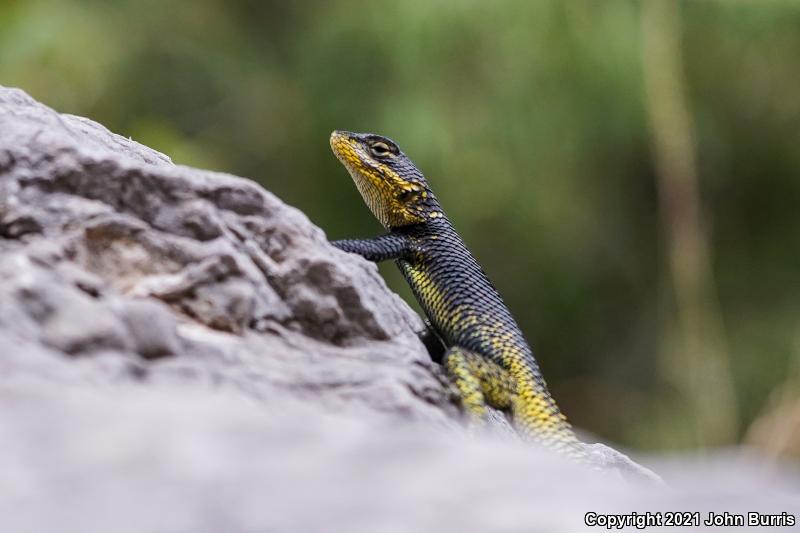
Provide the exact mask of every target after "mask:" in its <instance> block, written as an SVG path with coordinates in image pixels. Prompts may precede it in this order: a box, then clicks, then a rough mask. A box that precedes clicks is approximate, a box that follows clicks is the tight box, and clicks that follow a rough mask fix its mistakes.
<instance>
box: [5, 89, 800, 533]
mask: <svg viewBox="0 0 800 533" xmlns="http://www.w3.org/2000/svg"><path fill="white" fill-rule="evenodd" d="M323 144H324V143H323ZM321 149H322V148H321ZM0 279H2V280H3V283H2V284H0V469H1V470H0V471H2V472H3V475H2V476H0V531H13V532H20V533H24V532H28V531H30V532H34V531H36V532H38V531H55V530H58V531H60V532H62V533H70V532H73V531H74V532H95V531H97V532H101V531H102V532H105V531H114V532H122V533H124V532H127V531H131V532H134V531H135V532H142V531H197V532H203V531H331V530H342V531H351V532H359V531H370V532H373V531H386V532H389V531H534V530H538V529H541V530H545V531H578V530H583V528H584V525H583V520H584V514H585V513H587V512H590V511H591V512H601V511H604V510H605V511H606V512H608V511H616V512H627V513H629V512H632V511H634V510H636V511H642V510H646V509H650V510H657V509H662V510H672V511H675V510H691V509H693V508H697V510H700V511H703V512H704V513H705V512H707V511H709V510H717V509H725V510H728V511H731V512H733V511H735V510H756V509H764V510H769V511H772V512H777V513H779V512H781V511H784V510H790V507H789V505H790V501H793V500H791V499H790V496H789V495H790V493H791V491H792V490H797V488H798V487H800V482H798V477H797V474H796V473H791V472H790V471H788V470H787V471H779V470H775V469H772V470H770V469H768V470H766V471H765V470H764V469H763V467H762V466H761V465H760V464H759V463H758V461H757V460H755V459H747V460H745V459H738V460H735V461H734V460H730V459H725V462H724V465H725V467H724V472H723V473H724V475H721V474H720V468H719V467H716V466H715V464H716V463H712V464H711V466H709V465H708V464H705V463H704V464H701V465H700V466H697V465H694V464H692V465H690V466H686V465H684V464H679V465H678V466H675V465H672V464H665V466H664V470H663V471H664V472H666V473H668V474H669V475H667V476H666V477H667V478H668V481H671V482H672V483H673V484H674V485H673V486H677V487H680V491H675V490H674V488H667V487H665V486H662V485H660V484H658V483H653V482H652V481H653V480H654V479H657V478H655V477H654V475H653V474H651V473H650V472H649V471H648V470H646V469H644V468H643V467H640V466H638V465H636V464H635V463H633V462H632V461H631V460H630V459H628V458H627V457H626V456H624V455H622V454H620V453H619V452H617V451H615V450H613V449H611V448H608V447H606V446H603V445H592V446H590V447H589V449H590V451H591V453H592V454H593V455H594V456H595V458H596V462H597V463H598V465H604V466H603V469H602V471H601V472H596V471H592V470H588V469H585V468H583V467H579V466H577V465H573V464H570V463H567V462H565V460H564V459H562V458H560V457H558V456H552V455H550V454H549V453H548V452H546V451H544V450H540V449H537V448H533V447H530V446H528V445H525V444H523V443H521V442H519V441H518V440H517V439H515V438H509V436H508V435H506V436H501V437H500V438H498V436H496V435H495V436H492V435H472V436H469V435H467V434H466V433H465V432H464V431H462V426H461V423H460V416H459V411H458V408H457V406H456V404H455V403H454V400H453V396H452V394H451V392H450V389H449V387H448V386H447V384H446V381H445V380H444V379H443V378H442V373H441V369H440V368H439V366H438V365H437V364H435V363H434V362H432V361H431V358H430V356H429V355H428V353H427V351H426V350H425V347H424V346H423V345H422V343H421V342H420V341H419V340H418V338H417V335H416V332H417V331H419V330H421V329H422V323H421V321H420V319H419V317H417V316H416V314H414V313H413V312H412V311H411V310H410V309H409V308H408V306H406V305H405V304H404V303H403V302H402V301H401V300H400V299H399V298H398V297H397V296H396V295H394V294H392V293H391V292H390V291H389V290H388V289H387V288H386V285H385V284H384V282H383V280H382V279H381V277H380V276H379V275H378V272H377V269H376V268H375V266H374V265H372V264H369V263H367V262H365V261H363V260H362V259H360V258H358V257H355V256H353V255H349V254H345V253H342V252H340V251H338V250H336V249H334V248H333V247H331V246H330V245H329V244H328V242H327V240H326V238H325V235H324V234H323V232H322V231H321V230H320V229H319V228H317V227H315V226H314V225H313V224H311V223H310V222H309V220H308V219H307V218H306V216H305V215H303V214H302V213H301V212H299V211H297V210H296V209H294V208H292V207H289V206H287V205H285V204H284V203H282V202H281V201H280V200H278V199H277V198H276V197H275V196H273V195H272V194H270V193H268V192H266V191H264V190H263V189H262V188H260V187H259V186H258V185H256V184H254V183H253V182H250V181H248V180H245V179H241V178H237V177H234V176H230V175H226V174H220V173H214V172H206V171H202V170H197V169H191V168H187V167H181V166H176V165H173V164H172V163H171V161H170V160H169V158H168V157H166V156H164V155H162V154H160V153H158V152H155V151H153V150H151V149H149V148H147V147H145V146H142V145H140V144H138V143H136V142H134V141H132V140H129V139H125V138H123V137H120V136H118V135H114V134H113V133H111V132H109V131H108V130H106V129H105V128H103V127H102V126H100V125H99V124H96V123H94V122H92V121H90V120H87V119H84V118H80V117H74V116H69V115H60V114H58V113H56V112H55V111H53V110H51V109H49V108H47V107H45V106H43V105H41V104H39V103H37V102H35V101H34V100H33V99H31V98H30V97H29V96H27V95H26V94H25V93H23V92H22V91H19V90H15V89H4V88H0ZM495 419H496V420H497V422H496V424H495V425H496V426H497V427H498V428H499V429H501V428H502V427H503V420H504V419H503V417H501V416H497V417H495ZM499 433H501V434H502V431H500V432H499ZM754 465H755V466H754ZM757 469H758V471H759V473H758V474H756V473H755V471H756V470H757ZM659 470H660V469H659ZM623 478H624V479H623ZM625 479H627V481H626V480H625ZM648 480H649V481H650V482H648ZM720 503H724V505H718V504H720Z"/></svg>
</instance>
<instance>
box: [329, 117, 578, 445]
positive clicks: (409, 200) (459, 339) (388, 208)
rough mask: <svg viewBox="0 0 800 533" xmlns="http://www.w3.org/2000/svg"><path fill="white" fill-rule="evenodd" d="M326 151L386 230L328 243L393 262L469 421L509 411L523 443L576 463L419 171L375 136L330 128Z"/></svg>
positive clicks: (561, 425) (500, 312) (521, 349)
mask: <svg viewBox="0 0 800 533" xmlns="http://www.w3.org/2000/svg"><path fill="white" fill-rule="evenodd" d="M331 148H332V149H333V152H334V154H335V155H336V157H337V158H338V159H339V160H340V161H341V162H342V163H343V164H344V166H345V167H346V168H347V170H348V171H349V172H350V175H351V176H352V178H353V180H354V182H355V184H356V186H357V188H358V190H359V191H360V192H361V195H362V196H363V198H364V201H365V202H366V204H367V206H368V207H369V208H370V210H371V211H372V212H373V214H374V215H375V216H376V218H377V219H378V220H379V221H380V222H381V223H382V224H383V226H384V227H385V228H386V229H387V230H389V232H388V233H387V234H385V235H382V236H379V237H376V238H373V239H355V240H353V239H347V240H339V241H334V242H333V244H334V245H335V246H337V247H338V248H340V249H341V250H344V251H347V252H352V253H356V254H359V255H361V256H363V257H365V258H366V259H368V260H371V261H376V262H377V261H385V260H389V259H393V260H395V262H396V263H397V265H398V267H399V268H400V270H401V272H402V273H403V275H404V276H405V278H406V280H407V281H408V283H409V285H410V286H411V289H412V291H413V293H414V295H415V296H416V298H417V300H418V301H419V303H420V305H421V307H422V309H423V310H424V311H425V314H426V315H427V316H428V319H429V320H430V322H431V324H432V326H433V328H434V330H435V332H436V333H437V334H438V336H439V337H440V338H441V340H442V341H443V342H444V344H445V346H446V348H447V351H446V352H445V354H444V357H443V363H444V365H445V368H446V369H447V372H448V374H449V376H450V378H451V379H452V381H453V383H454V385H455V386H456V388H457V389H458V391H459V393H460V396H461V400H462V403H463V406H464V409H465V411H466V412H467V414H468V415H469V417H470V419H471V420H472V422H473V423H474V424H477V425H481V424H483V423H484V421H485V420H486V416H487V405H490V406H492V407H495V408H497V409H501V410H503V411H505V412H507V413H509V414H510V416H511V419H512V422H513V425H514V426H515V428H516V429H517V431H518V432H519V433H520V434H522V435H523V436H524V437H526V438H528V439H530V440H533V441H536V442H539V443H541V444H543V445H545V446H548V447H550V448H554V449H558V450H560V451H562V452H564V453H566V454H568V455H572V456H575V457H583V455H584V452H583V451H582V448H581V444H580V442H579V441H578V439H577V438H576V436H575V434H574V432H573V431H572V428H571V426H570V424H569V423H568V422H567V420H566V418H565V417H564V415H562V414H561V412H560V410H559V408H558V406H557V405H556V402H555V400H554V399H553V398H552V396H551V395H550V393H549V392H548V390H547V386H546V384H545V381H544V378H543V377H542V375H541V372H540V370H539V366H538V364H537V362H536V359H535V358H534V356H533V352H532V350H531V348H530V346H529V345H528V343H527V341H526V340H525V337H524V336H523V334H522V331H521V330H520V328H519V326H518V325H517V323H516V321H515V320H514V317H513V316H511V313H510V311H509V310H508V308H507V307H506V305H505V303H504V302H503V299H502V298H501V297H500V294H499V293H498V292H497V290H496V289H495V287H494V285H492V283H491V282H490V281H489V279H488V278H487V276H486V274H485V273H484V272H483V269H482V268H481V266H480V265H479V264H478V262H477V261H476V260H475V258H474V257H473V256H472V254H471V253H470V252H469V250H468V249H467V247H466V245H465V244H464V242H463V241H462V239H461V237H460V236H459V235H458V233H457V232H456V230H455V229H454V228H453V225H452V224H451V222H450V220H449V219H448V218H447V217H446V216H445V214H444V212H443V211H442V208H441V206H440V204H439V201H438V200H437V198H436V196H435V195H434V194H433V191H431V189H430V187H429V186H428V183H427V181H426V180H425V178H424V176H423V175H422V173H421V172H420V171H419V170H418V169H417V168H416V166H415V165H414V164H413V163H412V162H411V160H410V159H409V158H408V157H407V156H406V155H405V154H403V152H401V151H400V149H399V148H398V147H397V145H396V144H395V143H394V142H392V141H391V140H390V139H387V138H385V137H382V136H379V135H373V134H357V133H350V132H344V131H335V132H333V134H332V135H331Z"/></svg>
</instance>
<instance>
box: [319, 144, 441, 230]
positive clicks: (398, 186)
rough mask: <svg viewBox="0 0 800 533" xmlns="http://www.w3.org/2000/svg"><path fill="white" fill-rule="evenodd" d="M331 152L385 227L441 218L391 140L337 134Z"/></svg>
mask: <svg viewBox="0 0 800 533" xmlns="http://www.w3.org/2000/svg"><path fill="white" fill-rule="evenodd" d="M331 148H332V149H333V153H334V154H335V155H336V157H337V158H338V159H339V161H341V162H342V164H343V165H344V166H345V168H347V171H348V172H350V175H351V176H352V177H353V181H354V182H355V184H356V187H357V188H358V191H359V192H360V193H361V196H362V197H363V198H364V202H365V203H366V204H367V206H368V207H369V209H370V211H372V213H373V214H374V215H375V218H377V219H378V220H379V221H380V223H381V224H383V226H384V227H386V228H388V229H391V228H396V227H400V226H409V225H411V224H421V223H423V222H425V221H427V220H428V219H432V218H439V217H441V216H442V213H441V209H440V208H439V204H438V202H437V201H436V198H435V197H434V195H433V193H432V192H431V190H430V189H429V188H428V184H427V182H426V181H425V177H424V176H423V175H422V172H420V171H419V170H418V169H417V167H416V166H414V163H412V162H411V160H410V159H409V158H408V157H407V156H406V155H405V154H404V153H403V152H401V151H400V149H399V148H398V147H397V144H395V143H394V142H393V141H392V140H391V139H387V138H386V137H382V136H380V135H374V134H372V133H350V132H348V131H338V130H337V131H334V132H333V133H331Z"/></svg>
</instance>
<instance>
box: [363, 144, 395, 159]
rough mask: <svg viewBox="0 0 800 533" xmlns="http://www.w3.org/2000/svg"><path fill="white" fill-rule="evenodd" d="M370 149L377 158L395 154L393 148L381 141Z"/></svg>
mask: <svg viewBox="0 0 800 533" xmlns="http://www.w3.org/2000/svg"><path fill="white" fill-rule="evenodd" d="M369 149H370V151H372V155H374V156H376V157H386V156H387V155H389V154H394V153H395V152H394V150H392V147H391V146H389V145H388V144H386V143H385V142H381V141H378V142H375V143H372V144H371V145H370V147H369Z"/></svg>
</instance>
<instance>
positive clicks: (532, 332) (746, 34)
mask: <svg viewBox="0 0 800 533" xmlns="http://www.w3.org/2000/svg"><path fill="white" fill-rule="evenodd" d="M798 67H800V2H797V1H777V0H752V1H733V0H720V1H711V0H707V1H701V0H695V1H688V2H678V1H665V0H664V1H662V0H651V1H643V2H635V1H628V0H623V1H617V0H604V1H603V2H595V1H590V0H582V1H578V0H575V1H565V0H548V1H545V0H533V1H531V0H505V1H498V2H479V1H473V0H462V1H454V0H451V1H444V0H443V1H430V0H405V1H403V2H380V1H377V2H376V1H374V0H373V1H365V0H342V1H337V2H329V1H321V0H309V1H303V2H299V1H295V2H292V1H288V2H287V1H280V2H277V1H255V0H226V1H222V0H217V1H202V2H199V1H195V2H189V1H154V0H136V1H133V0H116V1H100V0H96V1H92V0H20V1H13V0H0V84H3V85H6V86H16V87H20V88H22V89H24V90H25V91H27V92H28V93H30V94H31V95H32V96H33V97H35V98H37V99H39V100H40V101H42V102H44V103H46V104H48V105H50V106H51V107H54V108H55V109H57V110H59V111H62V112H69V113H74V114H79V115H84V116H87V117H90V118H92V119H94V120H97V121H99V122H101V123H103V124H104V125H106V126H107V127H108V128H110V129H111V130H113V131H115V132H117V133H120V134H122V135H125V136H130V137H132V138H133V139H135V140H137V141H139V142H142V143H144V144H147V145H149V146H152V147H153V148H156V149H158V150H160V151H162V152H164V153H166V154H168V155H169V156H171V157H172V158H173V160H174V161H175V162H177V163H182V164H187V165H193V166H200V167H206V168H211V169H214V170H220V171H225V172H230V173H233V174H238V175H242V176H247V177H249V178H252V179H254V180H257V181H258V182H260V183H262V184H263V185H264V186H265V187H266V188H268V189H270V190H271V191H273V192H274V193H276V194H277V195H279V196H280V197H281V198H282V199H284V200H285V201H287V202H288V203H291V204H293V205H295V206H297V207H298V208H300V209H302V210H303V211H304V212H305V213H306V214H307V215H308V216H309V217H310V218H311V219H312V220H313V221H314V222H315V223H317V224H318V225H319V226H321V227H322V228H323V229H324V230H325V231H326V232H327V234H328V236H329V237H330V238H343V237H355V236H371V235H375V234H377V233H379V232H380V231H381V228H380V227H379V225H378V224H377V222H376V221H375V220H374V219H373V218H372V216H371V215H370V213H369V212H368V210H367V209H366V208H365V207H364V205H363V203H362V201H361V198H360V197H359V196H358V193H357V191H356V189H355V187H354V186H353V185H352V182H351V180H350V178H349V176H348V175H347V173H346V172H345V171H344V169H343V168H342V167H341V166H340V165H339V163H338V162H337V161H336V160H335V159H334V157H333V156H332V155H331V153H330V149H329V147H328V135H329V133H330V131H331V130H333V129H337V128H340V129H348V130H352V131H371V132H377V133H382V134H385V135H387V136H389V137H391V138H393V139H394V140H396V141H397V142H398V143H399V144H400V145H401V147H402V148H403V149H404V151H405V152H406V153H408V154H409V155H410V156H411V158H412V159H413V160H414V161H415V162H416V163H417V165H418V166H419V167H420V168H421V169H422V170H423V172H425V174H426V175H427V177H428V179H429V181H430V183H431V184H432V187H433V188H434V190H435V191H436V192H437V194H438V196H439V197H440V199H441V201H442V203H443V205H444V207H445V209H446V210H447V212H448V214H449V216H450V218H451V219H452V220H453V222H454V224H455V225H456V227H457V228H458V229H459V230H460V232H461V233H462V235H463V237H464V239H465V240H466V242H467V244H468V246H469V247H470V248H471V249H472V251H473V253H474V254H475V255H476V256H477V258H478V259H479V260H480V261H481V262H482V263H483V266H484V269H485V270H486V271H487V273H488V274H489V276H490V277H491V278H492V279H493V281H494V282H495V284H496V285H497V286H498V288H499V290H500V292H501V293H502V294H503V295H504V297H505V298H506V300H507V303H508V304H509V307H510V308H511V310H512V312H513V313H514V314H515V316H516V317H517V318H518V321H519V322H520V324H521V325H522V327H523V330H524V331H525V333H526V335H527V336H528V338H529V340H530V341H531V344H532V345H533V347H534V352H535V353H537V354H538V358H539V359H540V362H541V366H542V367H543V369H544V372H545V376H546V377H547V379H548V381H549V384H550V386H551V389H552V390H553V393H554V395H555V396H556V398H557V399H558V400H559V402H560V403H561V405H562V408H563V409H564V411H565V412H566V413H567V415H568V416H569V418H570V419H571V420H572V421H573V422H574V423H575V424H576V425H578V426H580V427H581V428H584V429H586V430H587V431H590V432H594V433H596V434H597V435H599V436H600V437H603V438H607V439H611V440H613V441H616V442H619V443H622V444H624V445H628V446H632V447H637V448H642V449H674V448H688V447H704V446H710V445H719V444H731V443H735V442H741V441H745V442H750V443H755V444H757V445H761V446H762V447H765V448H767V449H769V447H770V446H771V444H770V443H774V441H775V439H776V438H777V437H776V434H777V433H776V432H780V431H783V430H784V429H785V427H784V428H781V424H778V426H777V429H776V426H775V425H774V424H772V425H770V424H769V423H766V422H764V421H765V420H766V421H769V420H770V417H773V418H774V413H775V412H782V411H780V409H785V408H786V406H787V405H791V404H792V402H795V403H797V390H798V389H799V388H800V387H798V382H797V380H798V366H799V365H798V360H799V359H800V328H799V327H798V326H800V298H799V297H800V270H799V268H800V209H799V208H798V205H799V204H800V202H799V201H800V68H798ZM381 270H382V272H384V273H385V275H386V277H387V279H388V281H389V283H390V285H391V286H392V287H393V288H394V289H395V290H397V291H398V292H399V293H401V294H402V295H404V296H405V297H406V298H407V299H410V293H409V291H408V290H407V288H406V287H405V284H404V283H403V282H402V280H401V278H400V277H399V275H398V274H397V273H396V272H395V269H394V266H393V265H391V264H389V265H385V266H382V267H381ZM797 405H798V406H800V403H797ZM780 419H782V418H781V417H779V420H780ZM754 428H755V429H754ZM773 451H774V450H773Z"/></svg>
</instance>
